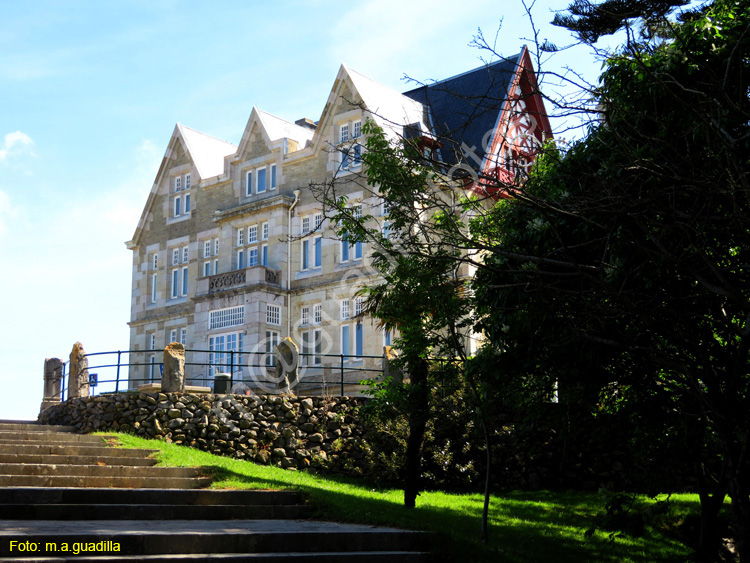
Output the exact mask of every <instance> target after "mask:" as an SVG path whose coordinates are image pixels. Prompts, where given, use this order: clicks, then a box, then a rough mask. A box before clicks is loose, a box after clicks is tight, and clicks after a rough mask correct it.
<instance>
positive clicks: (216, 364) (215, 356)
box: [208, 331, 245, 375]
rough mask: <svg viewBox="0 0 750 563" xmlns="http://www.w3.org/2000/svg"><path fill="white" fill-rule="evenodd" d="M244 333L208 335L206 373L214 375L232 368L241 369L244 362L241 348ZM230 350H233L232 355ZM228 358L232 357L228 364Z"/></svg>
mask: <svg viewBox="0 0 750 563" xmlns="http://www.w3.org/2000/svg"><path fill="white" fill-rule="evenodd" d="M244 339H245V335H244V333H243V332H242V331H234V332H225V333H222V334H213V335H211V336H209V337H208V349H209V353H208V363H209V368H208V373H209V375H214V374H215V373H221V372H224V371H227V370H232V368H233V367H234V368H237V369H241V368H242V365H243V363H244V358H243V353H242V348H243V346H244V344H245V343H244ZM230 352H235V354H234V356H232V355H231V354H230ZM230 358H233V360H234V361H233V362H232V365H230Z"/></svg>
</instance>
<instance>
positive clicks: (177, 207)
mask: <svg viewBox="0 0 750 563" xmlns="http://www.w3.org/2000/svg"><path fill="white" fill-rule="evenodd" d="M180 201H181V198H180V196H177V197H175V198H174V202H173V207H172V211H173V213H174V214H173V217H179V216H180Z"/></svg>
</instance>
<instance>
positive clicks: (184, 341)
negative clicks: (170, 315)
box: [180, 327, 187, 346]
mask: <svg viewBox="0 0 750 563" xmlns="http://www.w3.org/2000/svg"><path fill="white" fill-rule="evenodd" d="M180 344H182V345H183V346H187V328H186V327H183V328H181V329H180Z"/></svg>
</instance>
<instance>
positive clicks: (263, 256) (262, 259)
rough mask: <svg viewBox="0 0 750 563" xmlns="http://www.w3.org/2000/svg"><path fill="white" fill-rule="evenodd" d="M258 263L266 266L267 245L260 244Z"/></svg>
mask: <svg viewBox="0 0 750 563" xmlns="http://www.w3.org/2000/svg"><path fill="white" fill-rule="evenodd" d="M260 263H261V265H262V266H268V245H267V244H261V245H260Z"/></svg>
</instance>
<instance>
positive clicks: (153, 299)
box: [151, 274, 156, 303]
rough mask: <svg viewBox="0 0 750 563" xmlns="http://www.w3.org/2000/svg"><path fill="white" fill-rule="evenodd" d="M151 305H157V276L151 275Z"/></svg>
mask: <svg viewBox="0 0 750 563" xmlns="http://www.w3.org/2000/svg"><path fill="white" fill-rule="evenodd" d="M151 303H156V274H152V275H151Z"/></svg>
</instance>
